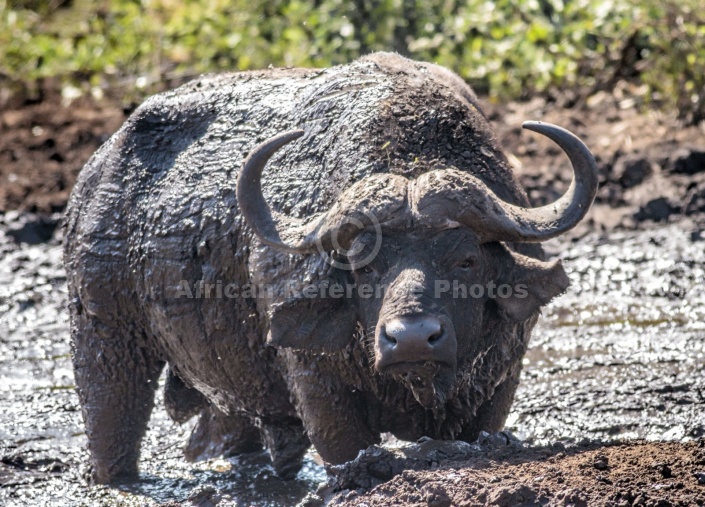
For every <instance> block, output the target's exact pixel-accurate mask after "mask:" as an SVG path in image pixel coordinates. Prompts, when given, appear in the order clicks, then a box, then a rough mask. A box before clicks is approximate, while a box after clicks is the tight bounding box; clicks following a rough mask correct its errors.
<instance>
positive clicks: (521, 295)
mask: <svg viewBox="0 0 705 507" xmlns="http://www.w3.org/2000/svg"><path fill="white" fill-rule="evenodd" d="M524 127H525V128H528V129H531V130H534V131H537V132H539V133H542V134H544V135H546V136H547V137H549V138H550V139H552V140H553V141H555V142H556V143H557V144H558V145H559V146H560V147H561V148H562V149H563V150H564V151H565V152H566V154H567V155H568V157H569V158H570V160H571V163H572V165H573V170H574V173H575V176H574V178H573V182H572V183H571V185H570V188H569V189H568V191H567V192H566V194H565V195H564V196H562V197H561V198H560V199H559V200H558V201H556V202H555V203H553V204H550V205H547V206H543V207H540V208H524V207H520V206H516V205H513V204H510V203H507V202H505V201H502V200H501V199H499V198H498V197H497V196H496V195H495V194H494V193H493V192H492V191H491V190H490V189H489V188H488V187H487V186H486V185H485V184H484V183H483V182H482V181H481V180H479V179H478V178H477V177H475V176H473V175H471V174H469V173H465V172H462V171H459V170H456V169H440V170H433V171H429V172H427V173H424V174H422V175H421V176H419V177H418V178H416V179H414V180H411V181H410V180H408V179H407V178H404V177H402V176H398V175H393V174H375V175H371V176H368V177H366V178H364V179H363V180H361V181H359V182H357V183H356V184H354V185H353V186H351V187H350V188H349V189H347V190H346V191H345V192H343V194H342V195H341V196H340V197H339V198H338V199H337V201H336V202H335V203H334V205H333V206H332V207H331V208H330V210H329V211H328V212H326V213H322V214H319V215H316V216H314V217H311V218H309V219H307V220H297V219H293V218H290V217H285V216H281V215H279V214H276V213H274V212H272V211H271V210H270V208H269V207H268V205H267V204H266V202H265V200H264V197H263V196H262V190H261V174H262V170H263V169H264V166H265V164H266V162H267V160H268V159H269V158H270V157H271V156H272V154H273V153H274V152H275V151H276V150H277V149H279V148H280V147H281V146H283V145H284V144H286V143H288V142H291V141H293V140H294V139H296V138H298V137H300V136H301V135H302V134H303V132H301V131H294V132H288V133H285V134H282V135H279V136H277V137H274V138H272V139H270V140H268V141H266V142H264V143H262V144H260V145H259V146H258V147H256V148H255V149H254V150H253V152H252V153H251V154H250V155H249V157H248V158H247V159H246V160H245V163H244V166H243V169H242V171H241V173H240V175H239V178H238V187H237V197H238V202H239V205H240V208H241V210H242V213H243V216H244V218H245V220H246V221H247V223H248V225H249V226H250V227H251V228H252V229H253V231H254V232H255V234H256V235H257V236H258V238H259V239H260V240H261V241H262V242H263V243H265V244H267V245H270V246H272V247H274V248H277V249H281V250H285V251H287V252H291V253H301V254H303V253H312V252H316V251H320V252H323V253H325V254H326V255H330V256H331V257H330V258H331V259H333V260H334V262H332V264H333V265H334V266H338V267H339V268H338V269H333V270H331V272H332V275H331V280H329V282H331V283H332V284H333V285H340V286H342V287H343V291H344V292H343V294H342V295H341V294H340V292H339V291H338V294H337V295H338V297H331V296H334V294H333V292H332V291H331V292H329V293H326V294H325V295H323V296H322V297H313V298H298V299H293V300H290V301H287V302H285V303H283V304H281V305H279V306H278V307H277V308H276V309H275V311H274V313H273V314H272V321H271V329H270V336H269V341H270V343H272V344H274V345H277V346H283V347H293V348H303V349H306V348H308V349H319V350H327V351H332V350H337V349H341V348H343V347H345V346H346V345H347V344H348V343H349V342H350V339H351V338H352V337H353V336H354V335H355V331H356V330H362V335H363V336H364V340H365V347H366V349H367V352H368V354H369V356H370V359H371V362H372V363H373V364H374V368H375V370H377V371H378V372H379V373H381V374H389V375H393V376H394V377H396V378H397V379H398V380H400V381H401V382H402V383H404V384H406V385H407V386H408V387H409V388H410V389H411V390H412V392H413V394H414V396H415V397H416V399H417V401H418V402H419V403H421V404H422V405H424V406H425V407H427V408H432V407H434V406H437V405H438V404H439V403H442V402H443V401H444V400H445V398H446V397H447V395H448V394H449V393H450V391H451V390H452V388H453V382H454V379H455V377H456V370H457V365H458V358H468V357H469V358H481V356H482V354H483V353H484V352H485V351H487V349H488V348H489V347H492V346H493V344H492V343H484V342H485V341H487V339H488V338H487V337H488V336H490V337H491V336H492V333H491V332H490V333H488V332H487V331H488V329H487V328H488V326H493V325H503V324H510V325H512V324H515V323H521V322H524V321H527V320H529V319H532V318H534V317H535V315H536V314H537V313H538V310H539V308H540V306H541V305H543V304H546V303H547V302H548V301H549V300H550V299H551V298H553V297H554V296H556V295H558V294H560V293H561V292H563V290H565V288H566V287H567V286H568V279H567V276H566V274H565V272H564V271H563V268H562V266H561V264H560V263H559V262H557V261H554V262H544V261H540V260H537V259H534V258H532V257H527V256H524V255H521V254H518V253H516V252H514V251H513V250H511V249H509V248H507V247H506V246H505V245H504V244H503V243H504V242H508V243H521V242H540V241H545V240H547V239H550V238H553V237H556V236H558V235H560V234H562V233H563V232H565V231H567V230H569V229H571V228H572V227H574V226H575V225H576V224H577V223H578V222H579V221H580V220H581V219H582V218H583V217H584V216H585V213H586V212H587V211H588V209H589V207H590V205H591V204H592V201H593V199H594V197H595V193H596V190H597V169H596V166H595V161H594V159H593V157H592V155H591V154H590V152H589V150H588V149H587V147H586V146H585V145H584V144H583V143H582V142H581V141H580V140H579V139H578V138H577V137H575V136H574V135H573V134H571V133H570V132H568V131H566V130H564V129H562V128H560V127H556V126H554V125H549V124H543V123H535V122H531V123H528V122H527V123H526V124H525V125H524ZM349 287H353V290H348V289H349ZM320 295H321V294H319V296H320Z"/></svg>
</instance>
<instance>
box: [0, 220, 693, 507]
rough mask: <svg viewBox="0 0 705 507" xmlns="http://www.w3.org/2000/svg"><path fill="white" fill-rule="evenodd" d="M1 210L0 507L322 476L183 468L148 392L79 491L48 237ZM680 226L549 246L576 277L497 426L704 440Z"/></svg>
mask: <svg viewBox="0 0 705 507" xmlns="http://www.w3.org/2000/svg"><path fill="white" fill-rule="evenodd" d="M16 218H17V217H8V216H7V215H6V216H3V217H0V504H3V505H37V506H41V505H51V506H55V505H72V506H73V505H106V506H114V505H121V506H122V505H154V504H160V503H166V502H169V501H173V502H184V501H186V500H188V499H189V498H190V499H191V500H190V501H189V502H187V503H188V504H200V505H209V504H213V503H218V500H219V499H220V500H221V503H220V505H295V504H296V503H297V502H298V501H299V500H300V499H301V498H303V497H304V496H305V495H306V493H307V492H309V491H312V490H314V489H315V488H316V485H317V484H318V483H319V482H320V481H321V480H322V479H323V477H324V475H325V474H324V471H323V468H322V467H321V466H320V465H319V464H317V463H316V457H315V455H314V454H313V453H311V454H310V455H309V456H308V457H307V459H306V466H305V468H304V470H303V471H302V472H301V473H300V474H299V476H298V478H297V480H295V481H293V482H282V481H280V480H279V479H277V478H276V477H275V476H274V474H273V471H272V469H271V468H270V466H269V465H268V462H267V458H266V456H265V455H264V454H261V453H260V454H254V455H248V456H244V457H241V458H238V459H227V460H225V459H219V460H211V461H207V462H202V463H197V464H189V463H186V462H185V461H184V460H183V459H182V457H181V445H182V443H183V442H184V441H185V439H186V437H187V435H188V433H189V431H190V429H191V425H190V424H186V425H183V426H179V425H177V424H175V423H173V422H172V421H171V420H169V419H168V417H167V415H166V413H165V411H164V410H163V408H162V405H161V402H160V401H159V400H158V402H157V409H156V410H155V412H154V414H153V416H152V421H151V424H150V430H149V432H148V434H147V437H146V438H145V441H144V444H143V450H142V460H141V469H142V475H141V480H140V481H139V482H138V483H136V484H133V485H130V486H123V487H120V488H113V489H110V488H105V487H89V486H87V485H86V481H85V474H86V471H87V469H86V464H87V461H88V456H87V453H86V451H85V443H86V440H85V435H84V433H83V425H82V421H81V415H80V408H79V406H78V400H77V397H76V395H75V393H74V391H73V375H72V372H71V364H70V357H69V354H70V348H69V343H68V322H67V313H66V311H65V301H64V299H65V296H66V287H65V277H64V274H63V270H62V268H61V262H60V261H61V246H60V244H59V239H58V238H54V239H53V240H52V241H51V242H49V243H39V244H34V245H30V244H21V245H18V244H16V243H15V242H14V241H13V240H12V238H11V237H10V236H8V235H6V234H5V233H4V231H7V230H8V227H9V226H8V224H7V223H6V222H8V221H9V220H10V219H16ZM703 236H704V235H703V232H702V230H700V231H699V230H695V229H694V228H693V226H692V225H688V224H687V223H680V224H670V225H667V226H662V227H660V228H657V229H654V230H648V231H641V232H623V233H614V234H611V235H610V236H608V237H607V236H601V235H597V234H592V235H588V236H585V237H583V238H581V239H579V240H577V241H569V240H562V241H561V242H553V243H551V244H550V245H549V246H548V247H549V250H553V251H556V252H561V254H560V256H561V257H562V258H563V259H564V263H565V265H566V268H567V271H568V273H569V275H570V277H571V279H572V281H573V285H572V287H571V289H570V290H569V292H568V294H566V295H564V296H562V297H561V298H559V299H558V300H556V301H555V302H554V303H553V304H552V305H550V306H549V307H548V308H547V309H546V310H545V312H544V318H543V320H542V321H541V323H540V325H539V326H538V328H537V329H536V331H535V333H534V338H533V343H532V348H531V350H530V352H529V354H528V355H527V357H526V359H525V366H524V375H523V381H522V385H521V387H520V389H519V392H518V394H517V399H516V402H515V405H514V410H513V412H512V415H511V416H510V420H509V425H508V426H509V429H510V430H511V431H513V432H514V433H515V434H516V435H517V436H519V437H520V438H522V439H525V440H528V441H530V442H532V443H535V444H537V445H539V444H543V443H546V442H549V441H565V442H571V441H580V440H582V439H584V438H588V439H605V440H610V439H615V438H635V437H643V438H646V439H651V440H683V439H693V438H698V437H701V436H703V435H705V345H704V343H705V289H704V288H703V283H704V281H705V272H704V270H705V240H703Z"/></svg>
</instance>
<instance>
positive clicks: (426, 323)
mask: <svg viewBox="0 0 705 507" xmlns="http://www.w3.org/2000/svg"><path fill="white" fill-rule="evenodd" d="M382 336H383V337H384V338H385V339H386V340H387V341H389V342H390V343H392V344H393V345H395V346H398V347H400V348H427V347H429V346H431V347H433V346H434V345H435V344H436V342H438V341H439V340H440V339H441V338H442V337H443V327H442V326H441V323H440V321H439V320H438V319H436V318H433V317H414V318H399V319H394V320H392V321H390V322H388V323H387V324H386V325H385V327H384V332H383V333H382Z"/></svg>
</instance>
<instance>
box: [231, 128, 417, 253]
mask: <svg viewBox="0 0 705 507" xmlns="http://www.w3.org/2000/svg"><path fill="white" fill-rule="evenodd" d="M302 135H303V131H301V130H292V131H290V132H285V133H283V134H279V135H278V136H276V137H273V138H271V139H269V140H267V141H265V142H263V143H262V144H260V145H258V146H256V147H255V148H254V149H253V150H252V152H251V153H250V155H249V156H248V157H247V158H246V159H245V162H244V163H243V167H242V170H241V172H240V174H239V176H238V180H237V201H238V204H239V206H240V211H241V212H242V215H243V217H244V218H245V221H246V222H247V224H248V225H249V226H250V227H251V228H252V230H253V232H254V233H255V234H256V235H257V237H258V238H259V239H260V240H261V241H262V243H264V244H266V245H269V246H272V247H274V248H278V249H281V250H285V251H287V252H290V253H309V252H313V251H315V250H316V249H317V248H321V249H323V251H325V252H330V251H331V250H333V249H336V250H338V249H340V248H343V249H347V248H349V246H350V243H351V242H352V240H353V238H354V237H355V235H357V234H359V233H360V232H362V231H364V230H370V229H374V228H375V226H376V227H380V226H381V225H383V224H384V225H393V224H394V223H399V222H403V221H404V220H408V219H409V216H408V214H405V213H400V211H403V210H408V205H407V204H408V202H407V187H408V183H409V180H407V179H406V178H404V177H403V176H397V175H393V174H385V173H382V174H373V175H370V176H368V177H367V178H364V179H363V180H361V181H358V182H357V183H355V184H354V185H352V186H351V187H350V188H348V189H347V190H346V191H345V192H343V193H342V195H341V196H340V197H339V198H338V199H337V200H336V201H335V203H333V205H332V206H331V208H330V209H329V210H328V211H327V212H325V213H319V214H317V215H314V216H312V217H310V218H308V219H307V220H299V219H295V218H291V217H287V216H284V215H282V214H280V213H276V212H273V211H272V210H271V209H270V208H269V206H268V205H267V203H266V201H265V200H264V196H263V195H262V171H263V169H264V166H265V165H266V164H267V161H268V160H269V158H270V157H271V156H272V155H273V154H274V152H276V151H277V150H278V149H279V148H281V147H282V146H284V145H285V144H287V143H289V142H291V141H293V140H294V139H298V138H299V137H301V136H302Z"/></svg>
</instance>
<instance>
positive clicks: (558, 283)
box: [495, 249, 570, 322]
mask: <svg viewBox="0 0 705 507" xmlns="http://www.w3.org/2000/svg"><path fill="white" fill-rule="evenodd" d="M505 252H506V253H507V254H508V255H509V257H510V262H509V266H507V267H508V269H504V270H503V273H502V275H501V276H500V279H501V283H506V284H509V285H510V286H511V287H512V292H511V295H510V296H509V297H505V298H503V297H500V296H499V295H498V296H497V298H496V299H495V301H496V302H497V304H498V305H499V307H500V309H501V312H502V313H503V316H504V317H505V318H506V319H507V320H509V321H512V322H520V321H523V320H526V319H528V318H530V317H531V316H532V315H534V313H535V312H537V311H538V310H539V308H540V307H541V306H543V305H545V304H547V303H548V302H549V301H551V299H553V298H554V297H556V296H558V295H559V294H562V293H563V291H565V290H566V289H567V288H568V286H569V285H570V279H569V278H568V275H566V273H565V271H564V270H563V265H562V264H561V261H560V260H555V261H550V262H544V261H540V260H538V259H534V258H531V257H526V256H524V255H521V254H518V253H516V252H512V251H509V250H506V249H505Z"/></svg>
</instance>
